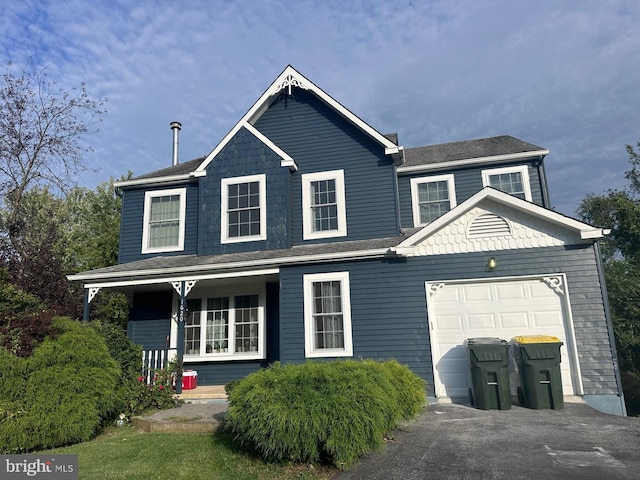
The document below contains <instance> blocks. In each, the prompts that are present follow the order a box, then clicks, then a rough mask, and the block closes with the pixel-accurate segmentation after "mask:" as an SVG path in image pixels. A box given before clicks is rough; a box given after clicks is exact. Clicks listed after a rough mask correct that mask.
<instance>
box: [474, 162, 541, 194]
mask: <svg viewBox="0 0 640 480" xmlns="http://www.w3.org/2000/svg"><path fill="white" fill-rule="evenodd" d="M482 184H483V186H485V187H487V186H488V187H493V188H496V189H498V190H502V191H503V192H505V193H509V194H511V195H514V196H516V197H518V198H521V199H523V200H528V201H529V202H531V201H532V200H531V187H530V185H529V170H528V169H527V166H526V165H521V166H519V167H505V168H492V169H490V170H483V171H482Z"/></svg>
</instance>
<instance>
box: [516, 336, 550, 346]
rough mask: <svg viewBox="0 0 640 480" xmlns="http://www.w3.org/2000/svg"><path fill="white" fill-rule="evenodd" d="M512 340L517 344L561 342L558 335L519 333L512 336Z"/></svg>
mask: <svg viewBox="0 0 640 480" xmlns="http://www.w3.org/2000/svg"><path fill="white" fill-rule="evenodd" d="M513 341H514V342H516V343H519V344H524V343H562V340H560V339H559V338H558V337H553V336H551V335H519V336H517V337H513Z"/></svg>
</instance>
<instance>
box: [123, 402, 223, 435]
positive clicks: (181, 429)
mask: <svg viewBox="0 0 640 480" xmlns="http://www.w3.org/2000/svg"><path fill="white" fill-rule="evenodd" d="M226 410H227V404H226V402H225V401H224V400H212V401H209V402H193V403H185V404H183V405H180V406H179V407H176V408H171V409H169V410H160V411H158V412H156V413H154V414H153V415H148V416H145V417H134V418H132V419H131V423H132V424H133V425H134V426H135V427H136V428H138V429H139V430H142V431H145V432H167V433H168V432H174V433H208V432H215V431H216V430H218V429H219V428H220V426H221V424H222V422H223V420H224V414H225V412H226Z"/></svg>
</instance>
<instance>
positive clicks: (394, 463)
mask: <svg viewBox="0 0 640 480" xmlns="http://www.w3.org/2000/svg"><path fill="white" fill-rule="evenodd" d="M394 437H395V438H394V439H393V440H392V441H390V442H389V443H387V444H386V446H385V449H384V451H383V452H381V453H374V454H371V455H369V456H367V457H366V458H364V459H363V460H362V461H361V462H360V463H359V464H358V465H356V466H355V467H353V468H351V469H350V470H348V471H346V472H343V473H341V474H339V475H338V476H337V477H336V479H337V480H354V479H363V480H364V479H366V480H376V479H380V480H382V479H384V480H392V479H398V480H412V479H425V480H427V479H428V480H439V479H459V480H463V479H473V480H479V479H502V478H504V479H545V480H551V479H562V480H570V479H594V480H595V479H597V480H603V479H606V480H617V479H638V478H640V418H631V417H619V416H613V415H607V414H605V413H601V412H599V411H597V410H594V409H592V408H591V407H589V406H587V405H584V404H578V403H565V408H564V409H562V410H532V409H528V408H523V407H519V406H513V407H512V408H511V410H477V409H475V408H472V407H468V406H463V405H456V404H434V405H430V406H429V407H427V410H426V412H425V413H424V414H422V415H421V416H420V417H419V419H418V420H417V421H416V422H414V423H411V424H410V425H409V426H407V427H406V428H403V429H401V430H400V431H397V432H395V433H394Z"/></svg>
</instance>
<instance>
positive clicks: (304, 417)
mask: <svg viewBox="0 0 640 480" xmlns="http://www.w3.org/2000/svg"><path fill="white" fill-rule="evenodd" d="M401 390H402V391H401ZM405 390H408V391H405ZM227 391H228V401H229V407H228V409H227V414H226V417H225V427H226V428H227V429H228V430H229V431H230V432H232V433H233V434H234V435H235V440H236V441H238V442H239V443H240V444H241V445H244V446H248V447H251V448H254V449H255V450H256V451H257V452H258V453H259V454H261V455H262V457H263V458H264V459H265V460H267V461H274V462H288V461H290V462H304V463H315V462H319V461H322V462H326V463H331V464H334V465H335V466H337V467H339V468H348V467H349V466H351V465H352V464H353V463H354V462H356V461H357V460H358V459H359V458H360V457H361V456H362V455H364V454H366V453H367V452H369V451H370V450H372V449H378V448H380V447H381V446H382V445H383V442H384V435H385V434H387V433H389V432H390V431H391V430H392V429H393V428H395V427H397V426H398V424H399V423H400V422H401V421H403V420H409V419H411V418H413V417H414V416H415V415H416V414H417V413H418V412H420V411H421V410H422V408H424V405H425V404H426V395H425V384H424V381H423V380H422V379H420V378H419V377H417V376H416V375H415V374H413V373H412V372H411V371H410V370H409V368H408V367H406V366H402V365H400V364H399V363H397V362H396V361H388V362H376V361H373V360H361V361H356V360H343V361H334V362H307V363H304V364H301V365H285V366H282V365H281V364H280V363H275V364H273V365H271V366H270V367H269V368H267V369H264V370H260V371H258V372H255V373H253V374H251V375H248V376H247V377H245V378H244V379H242V380H240V381H238V382H233V383H232V384H230V385H228V387H227Z"/></svg>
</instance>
